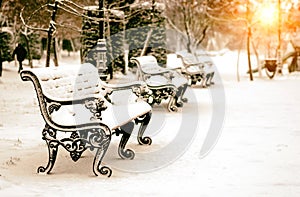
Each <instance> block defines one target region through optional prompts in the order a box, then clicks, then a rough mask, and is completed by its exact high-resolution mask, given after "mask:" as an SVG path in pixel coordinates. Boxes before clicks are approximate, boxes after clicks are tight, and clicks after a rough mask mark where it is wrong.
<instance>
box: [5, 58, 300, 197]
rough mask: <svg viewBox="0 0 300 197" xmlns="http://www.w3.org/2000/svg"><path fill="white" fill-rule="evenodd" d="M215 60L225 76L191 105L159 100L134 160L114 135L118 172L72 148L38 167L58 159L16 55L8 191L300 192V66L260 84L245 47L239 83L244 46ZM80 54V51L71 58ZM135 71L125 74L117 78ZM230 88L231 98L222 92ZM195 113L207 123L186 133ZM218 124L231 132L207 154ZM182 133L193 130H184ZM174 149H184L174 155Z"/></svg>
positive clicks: (109, 160) (8, 78)
mask: <svg viewBox="0 0 300 197" xmlns="http://www.w3.org/2000/svg"><path fill="white" fill-rule="evenodd" d="M212 59H213V60H214V62H215V64H216V67H217V69H218V71H219V73H220V76H221V78H222V83H221V81H216V84H215V85H214V86H213V87H210V88H207V89H203V88H200V87H197V86H196V87H189V88H188V90H187V93H186V97H187V98H188V99H189V102H188V103H187V104H185V106H184V107H183V109H182V110H180V111H179V112H177V113H171V112H167V111H166V109H165V106H164V105H162V106H155V107H154V109H153V118H152V122H151V124H150V125H149V126H148V128H147V130H146V133H147V134H148V135H150V136H151V137H152V139H153V144H152V145H151V146H139V145H137V142H136V140H135V139H134V137H133V138H132V139H131V141H130V142H129V144H128V147H130V148H132V149H133V150H135V152H136V153H137V154H136V157H135V159H134V160H130V161H124V160H121V159H119V157H118V156H117V146H118V140H119V137H116V136H114V137H113V138H114V139H113V141H112V144H111V146H110V147H109V151H108V153H107V155H106V156H105V159H104V163H105V164H106V165H108V166H110V167H111V168H112V170H113V175H112V177H110V178H106V177H102V176H99V177H95V176H94V175H93V173H92V155H91V154H90V153H88V152H87V153H86V154H85V155H84V157H83V158H81V159H80V160H79V161H78V162H76V163H74V162H73V161H71V159H70V157H69V155H68V154H67V152H66V151H64V150H63V149H59V156H58V158H57V161H56V164H55V166H54V168H53V170H52V174H50V175H45V176H43V175H39V174H36V170H37V167H39V166H40V165H45V164H46V162H47V159H48V156H47V154H48V153H47V148H46V145H45V143H44V141H43V140H42V139H41V130H42V129H43V126H44V121H43V119H42V117H41V115H40V111H39V108H38V104H37V99H36V95H35V92H34V90H33V86H32V84H31V83H30V82H23V81H21V79H20V77H19V75H18V73H17V67H16V66H15V65H14V63H13V62H11V63H10V64H8V63H5V64H4V71H3V76H2V77H1V78H0V91H1V94H0V196H71V195H73V196H79V195H80V196H82V195H88V196H100V195H101V196H121V195H122V196H183V195H185V196H201V197H202V196H213V197H215V196H230V197H232V196H238V197H245V196H251V197H252V196H255V197H258V196H270V197H274V196H278V197H282V196H287V197H292V196H293V197H297V196H300V121H299V120H300V107H299V106H300V91H299V85H300V73H292V74H286V72H284V75H282V76H280V75H276V76H275V77H274V79H272V80H270V79H268V78H267V77H266V75H265V74H264V73H263V76H262V77H260V78H259V77H258V74H257V73H256V74H254V81H250V80H249V77H248V75H246V71H247V64H246V58H245V55H244V53H243V54H242V57H241V62H240V68H239V73H240V81H239V82H238V81H237V74H236V73H237V63H236V61H237V52H227V53H225V54H224V55H223V56H214V57H212ZM76 61H78V57H77V56H75V55H72V56H71V57H64V58H63V59H62V60H61V64H62V66H64V65H68V64H73V63H75V62H76ZM40 64H41V65H43V64H44V63H43V61H41V62H40ZM37 65H38V62H35V66H37ZM133 78H134V75H132V74H128V75H127V76H122V75H121V74H118V75H116V77H115V79H114V80H113V81H111V83H116V82H118V81H122V80H123V79H126V80H133ZM222 90H224V91H225V96H224V98H215V97H214V96H212V94H213V92H214V91H215V92H222ZM220 95H222V94H220ZM223 101H226V104H225V116H224V117H223V115H222V113H221V114H219V115H220V116H221V117H218V116H217V119H218V120H217V121H218V122H214V121H216V119H215V118H212V116H213V115H212V114H213V112H214V107H216V106H219V105H216V103H219V102H221V103H222V102H223ZM217 115H218V114H217ZM195 117H196V120H198V122H196V123H195V122H194V123H195V125H192V127H191V129H186V130H182V128H185V126H188V124H190V120H192V119H193V118H195ZM186 120H188V121H186ZM220 120H221V122H220ZM223 120H224V122H222V121H223ZM187 122H188V123H187ZM215 124H222V125H221V126H222V130H221V131H220V132H221V135H220V136H219V138H218V141H217V143H216V145H215V146H214V147H213V149H211V151H210V152H209V153H208V154H206V155H205V156H204V157H203V155H201V153H200V152H201V148H202V146H203V142H204V141H205V137H206V136H207V135H213V134H211V133H209V132H210V126H211V125H215ZM179 128H180V129H179ZM182 132H186V135H178V133H181V134H182ZM185 136H188V137H190V138H188V140H189V141H188V142H187V141H186V137H185ZM179 137H180V138H182V140H181V139H178V138H179ZM214 137H215V138H214V139H216V137H217V136H214ZM174 141H176V143H177V144H175V148H174V145H172V142H174ZM180 142H182V143H186V144H184V146H180V145H181V144H180ZM178 143H179V144H178ZM171 145H172V146H171ZM177 145H178V146H177ZM170 147H171V148H170ZM176 147H179V148H180V147H182V148H181V150H178V148H177V149H176ZM165 148H166V149H169V150H172V151H174V152H176V154H175V156H174V155H173V153H174V152H172V151H171V152H170V151H169V152H168V151H166V154H164V150H165ZM182 150H184V151H182ZM153 152H155V154H154V153H153ZM153 155H155V157H154V156H153ZM172 155H173V157H170V156H172ZM170 158H171V159H170ZM147 164H151V165H150V167H149V166H147ZM155 164H157V165H155ZM143 165H144V166H143ZM135 169H136V171H135ZM143 169H144V170H143ZM137 171H139V172H137Z"/></svg>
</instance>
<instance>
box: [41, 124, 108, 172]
mask: <svg viewBox="0 0 300 197" xmlns="http://www.w3.org/2000/svg"><path fill="white" fill-rule="evenodd" d="M56 132H57V131H56V130H54V129H52V128H51V127H49V126H48V125H46V126H45V129H44V130H43V140H45V141H46V143H47V145H48V151H49V158H48V164H47V166H46V167H43V166H40V167H39V168H38V173H47V174H49V173H50V171H51V170H52V168H53V166H54V163H55V161H56V157H57V152H58V146H59V145H61V146H62V147H64V148H65V149H66V150H67V151H68V152H69V153H70V156H71V158H72V160H73V161H75V162H76V161H78V160H79V159H80V157H81V155H82V153H83V152H84V151H85V150H86V149H88V148H89V149H90V150H95V149H96V153H95V157H94V163H93V172H94V174H95V175H96V176H98V173H100V174H102V175H107V176H108V177H110V176H111V174H112V170H111V169H110V168H109V167H106V166H102V167H101V161H102V159H103V157H104V155H105V153H106V151H107V149H108V146H109V144H110V141H111V133H110V130H109V128H108V127H106V126H102V127H101V128H92V129H86V130H80V131H79V134H80V135H78V132H76V131H74V132H72V133H71V136H70V137H69V138H63V139H60V140H59V139H56ZM97 172H98V173H97Z"/></svg>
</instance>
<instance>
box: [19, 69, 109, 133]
mask: <svg viewBox="0 0 300 197" xmlns="http://www.w3.org/2000/svg"><path fill="white" fill-rule="evenodd" d="M20 75H21V78H22V80H24V81H27V80H31V81H32V82H33V84H34V87H35V90H36V94H37V97H38V100H39V106H40V110H41V113H42V116H43V118H44V120H45V122H46V123H47V124H48V125H50V126H51V127H52V128H57V129H59V130H64V131H73V130H74V129H75V128H76V127H78V125H74V126H69V127H67V126H66V127H64V126H62V125H57V124H56V123H55V122H54V121H53V120H52V119H51V113H52V112H53V111H54V110H59V109H60V108H61V106H62V105H73V104H76V102H77V101H80V100H81V99H85V98H99V99H101V100H102V101H104V102H105V103H106V104H109V102H108V101H107V100H106V99H105V96H106V94H107V93H108V92H109V91H110V90H107V89H105V88H104V87H102V86H101V83H102V82H101V79H100V77H99V75H98V70H97V69H96V68H95V67H94V66H93V65H91V64H83V65H78V66H77V65H72V66H71V65H70V66H65V67H47V68H34V69H29V70H23V71H22V72H21V74H20ZM82 102H83V101H82ZM82 104H84V103H82Z"/></svg>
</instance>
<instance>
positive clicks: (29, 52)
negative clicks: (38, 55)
mask: <svg viewBox="0 0 300 197" xmlns="http://www.w3.org/2000/svg"><path fill="white" fill-rule="evenodd" d="M23 35H24V38H25V42H26V49H27V58H28V62H29V66H30V68H33V66H32V57H31V50H30V47H29V40H28V36H27V35H25V34H23Z"/></svg>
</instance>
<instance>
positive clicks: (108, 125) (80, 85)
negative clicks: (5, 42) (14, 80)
mask: <svg viewBox="0 0 300 197" xmlns="http://www.w3.org/2000/svg"><path fill="white" fill-rule="evenodd" d="M20 75H21V78H22V80H23V81H28V80H30V81H32V82H33V85H34V87H35V91H36V94H37V98H38V102H39V106H40V111H41V114H42V116H43V118H44V121H45V123H46V125H45V128H44V129H43V131H42V136H43V137H42V139H43V140H45V141H46V143H47V146H48V151H49V157H48V164H47V166H46V167H43V166H40V167H39V168H38V173H47V174H48V173H50V171H51V170H52V168H53V166H54V163H55V160H56V156H57V152H58V147H59V145H61V146H62V147H64V148H65V149H66V150H67V151H68V152H69V153H70V156H71V158H72V160H73V161H77V160H78V159H79V158H80V157H81V155H82V153H83V152H84V151H85V150H87V149H89V150H91V151H93V152H94V155H95V156H94V162H93V172H94V174H95V175H96V176H97V175H98V174H99V173H100V174H102V175H107V176H108V177H109V176H111V174H112V170H111V169H110V168H109V167H106V166H101V161H102V159H103V157H104V156H105V154H106V151H107V149H108V147H109V144H110V142H111V136H112V134H116V135H119V134H122V138H121V141H120V144H119V148H118V153H119V155H120V157H121V158H123V159H133V157H134V152H133V151H132V150H130V149H126V148H125V146H126V143H127V141H128V139H129V138H130V136H131V133H132V130H133V127H134V123H136V124H138V123H139V124H140V128H139V132H138V136H137V138H138V142H139V144H149V145H150V144H151V139H150V138H149V137H143V134H144V131H145V129H146V127H147V125H148V123H149V121H150V119H151V110H152V109H151V106H150V105H149V104H147V103H146V102H144V101H142V100H139V99H138V98H137V97H136V96H135V97H133V99H132V100H131V101H128V102H124V103H121V104H112V103H111V102H110V98H109V95H110V94H111V93H112V91H113V90H128V89H132V90H133V91H136V92H141V91H142V90H141V89H143V88H144V85H143V83H141V82H134V83H130V84H123V85H109V84H107V83H105V82H103V81H101V80H100V78H99V76H98V71H97V69H96V68H95V67H94V66H93V65H91V64H83V65H79V66H73V65H72V66H65V67H55V68H53V67H48V68H34V69H30V70H23V71H22V72H21V73H20Z"/></svg>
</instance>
